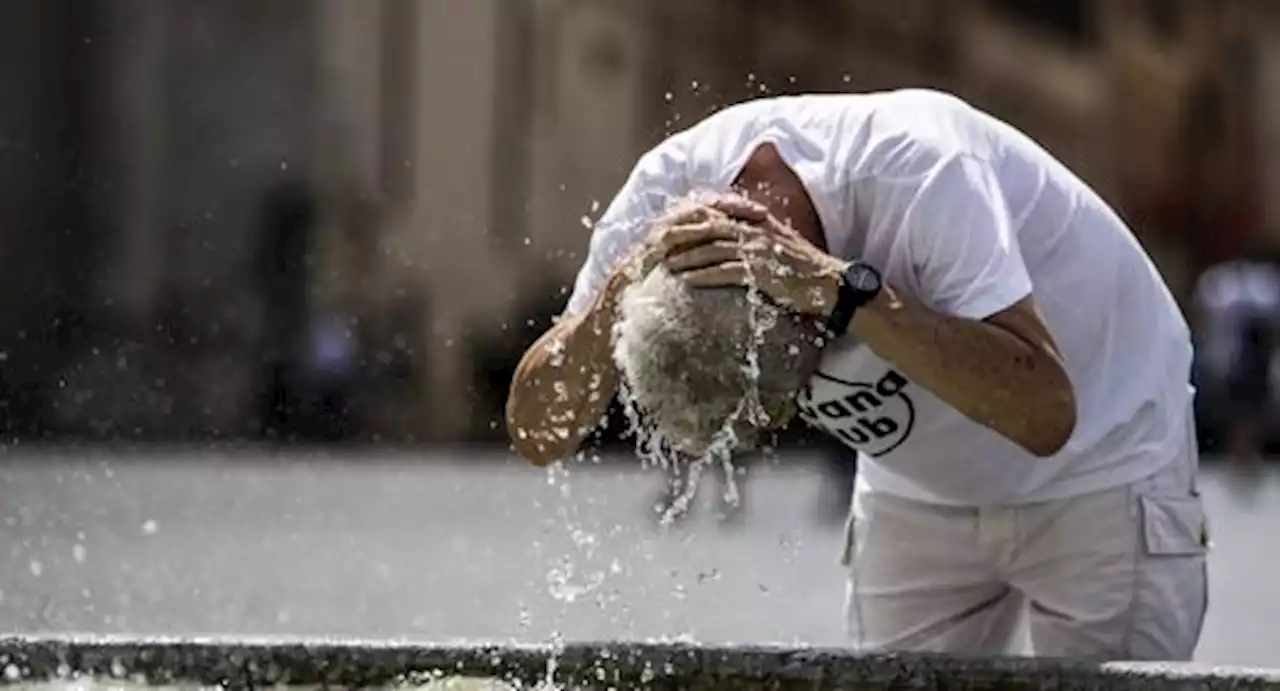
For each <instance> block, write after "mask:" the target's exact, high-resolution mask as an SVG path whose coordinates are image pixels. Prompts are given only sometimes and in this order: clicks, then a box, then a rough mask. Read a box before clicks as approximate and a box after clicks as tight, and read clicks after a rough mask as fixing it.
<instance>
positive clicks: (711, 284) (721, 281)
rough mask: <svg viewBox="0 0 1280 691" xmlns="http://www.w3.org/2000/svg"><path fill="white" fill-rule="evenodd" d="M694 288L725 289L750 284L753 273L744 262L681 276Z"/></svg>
mask: <svg viewBox="0 0 1280 691" xmlns="http://www.w3.org/2000/svg"><path fill="white" fill-rule="evenodd" d="M680 278H682V279H684V281H685V282H687V283H688V284H689V285H691V286H693V287H694V288H725V287H729V286H745V285H749V284H750V279H751V272H750V270H749V269H748V268H747V262H745V261H742V260H737V261H731V262H725V263H722V264H716V265H715V266H708V267H704V268H701V269H694V270H692V271H686V272H684V273H682V274H680Z"/></svg>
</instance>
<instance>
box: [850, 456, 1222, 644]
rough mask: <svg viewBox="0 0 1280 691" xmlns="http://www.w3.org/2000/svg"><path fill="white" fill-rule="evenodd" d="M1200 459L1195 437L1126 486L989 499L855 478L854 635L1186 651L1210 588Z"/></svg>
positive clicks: (875, 640) (880, 640)
mask: <svg viewBox="0 0 1280 691" xmlns="http://www.w3.org/2000/svg"><path fill="white" fill-rule="evenodd" d="M1197 471H1198V457H1197V451H1196V450H1195V448H1191V449H1189V450H1188V451H1187V452H1186V454H1184V457H1183V458H1180V459H1178V460H1177V461H1175V462H1173V463H1171V464H1170V465H1168V466H1166V467H1165V468H1164V469H1162V470H1160V471H1159V472H1157V473H1155V474H1154V475H1152V476H1150V477H1148V478H1146V479H1144V480H1141V481H1139V482H1136V483H1134V484H1132V485H1129V486H1125V487H1119V488H1116V489H1111V490H1106V491H1102V492H1096V493H1093V494H1087V495H1082V496H1079V497H1073V498H1070V499H1065V500H1060V501H1050V502H1044V503H1040V504H1028V505H1022V506H1007V507H992V508H982V509H973V508H955V507H944V506H937V505H933V504H922V503H919V502H914V501H910V500H906V499H902V498H900V497H894V496H889V495H885V494H881V493H876V492H871V491H868V490H866V489H865V488H860V489H859V490H858V491H857V492H856V493H855V496H854V507H853V511H852V515H851V520H850V532H849V540H848V547H849V549H848V551H847V553H846V563H847V564H848V566H849V592H848V602H847V608H846V613H847V619H848V625H849V633H850V636H851V637H852V641H853V643H854V645H856V646H858V647H859V648H860V649H863V650H872V651H874V650H892V651H930V652H945V653H955V654H989V655H1002V654H1003V655H1009V654H1013V655H1017V654H1035V655H1041V656H1054V657H1057V656H1069V657H1079V658H1085V659H1093V660H1189V659H1190V658H1191V656H1192V653H1193V652H1194V650H1195V647H1196V643H1197V641H1198V640H1199V637H1200V630H1201V625H1202V623H1203V620H1204V614H1205V608H1206V604H1207V597H1208V586H1207V577H1206V568H1205V555H1206V551H1207V545H1208V534H1207V531H1206V527H1205V518H1204V511H1203V508H1202V505H1201V501H1200V496H1199V493H1198V491H1197V489H1196V473H1197ZM1028 634H1029V641H1028Z"/></svg>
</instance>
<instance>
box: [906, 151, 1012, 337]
mask: <svg viewBox="0 0 1280 691" xmlns="http://www.w3.org/2000/svg"><path fill="white" fill-rule="evenodd" d="M908 198H909V200H910V201H909V202H907V207H906V208H905V210H904V211H905V213H903V214H902V215H901V217H900V218H901V228H899V229H898V232H899V233H901V234H902V237H899V238H897V240H898V241H899V242H902V241H905V243H906V249H907V255H908V258H909V261H910V262H911V266H912V270H913V271H914V274H915V278H916V280H917V290H918V291H919V297H920V299H921V300H923V301H924V302H925V303H926V304H928V305H930V306H931V307H932V308H934V309H936V310H938V311H940V312H943V313H945V314H951V315H954V316H958V317H964V318H968V319H986V318H987V317H990V316H991V315H993V314H996V313H999V312H1001V311H1003V310H1005V309H1007V308H1009V307H1011V306H1013V305H1014V304H1016V303H1017V302H1018V301H1020V300H1022V299H1024V298H1026V297H1027V296H1029V295H1031V291H1032V284H1031V278H1030V276H1029V275H1028V274H1027V268H1026V264H1025V263H1024V262H1023V258H1022V252H1021V250H1020V248H1019V247H1018V241H1017V237H1016V236H1015V229H1014V227H1013V221H1012V219H1011V218H1010V213H1009V209H1008V207H1007V205H1006V203H1005V199H1004V194H1003V192H1002V189H1001V185H1000V182H999V180H998V178H997V176H996V173H995V171H994V170H993V169H992V168H991V166H990V164H989V163H986V162H984V161H981V160H978V159H976V158H972V157H967V156H955V157H952V158H949V159H945V160H943V161H942V162H940V164H939V165H938V166H937V167H936V168H934V169H933V170H932V171H931V172H930V174H928V175H927V176H924V177H923V178H922V179H921V181H920V183H919V186H918V189H916V190H914V192H913V194H911V195H910V196H909V197H908Z"/></svg>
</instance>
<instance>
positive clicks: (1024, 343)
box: [852, 288, 1076, 456]
mask: <svg viewBox="0 0 1280 691" xmlns="http://www.w3.org/2000/svg"><path fill="white" fill-rule="evenodd" d="M852 329H853V330H854V332H855V333H856V335H857V336H858V337H859V338H861V339H862V341H863V342H864V343H866V344H867V345H868V346H870V347H871V349H872V350H873V351H874V352H875V353H876V354H877V355H879V356H880V357H882V358H884V359H886V360H889V361H891V362H893V363H894V365H896V366H897V367H899V368H901V369H902V371H903V373H904V374H905V375H906V376H907V377H908V378H910V379H912V380H913V381H915V382H916V383H917V384H919V385H921V386H923V387H925V388H927V389H929V390H930V391H931V392H933V393H934V395H936V396H938V397H939V398H941V399H942V400H943V401H946V402H947V403H948V404H950V405H951V406H952V407H954V408H955V409H956V410H958V411H960V412H961V413H963V414H964V415H965V416H967V417H969V418H970V419H971V420H973V421H974V422H977V423H979V424H981V425H984V426H986V427H988V428H990V429H992V430H994V431H996V432H998V433H1000V434H1001V435H1003V436H1005V437H1006V438H1008V439H1009V440H1011V441H1013V442H1014V443H1016V444H1018V445H1019V446H1021V447H1023V448H1025V449H1026V450H1027V451H1029V452H1031V453H1033V454H1035V455H1037V456H1049V455H1052V454H1054V453H1056V452H1057V451H1058V450H1059V449H1061V448H1062V446H1063V445H1064V444H1066V442H1067V440H1068V438H1070V436H1071V432H1072V430H1073V429H1074V427H1075V419H1076V402H1075V395H1074V393H1073V391H1072V386H1071V382H1070V379H1069V378H1068V377H1067V373H1066V370H1065V368H1064V367H1063V364H1062V362H1061V360H1060V359H1059V358H1058V356H1057V355H1056V354H1055V353H1054V351H1053V348H1052V345H1051V344H1049V343H1035V342H1032V341H1030V340H1028V339H1026V338H1024V337H1022V336H1020V335H1018V334H1016V333H1014V332H1013V331H1011V330H1009V329H1007V328H1004V327H1003V326H1000V325H997V324H993V323H988V322H981V321H974V320H970V319H963V318H960V317H953V316H949V315H944V314H941V313H938V312H935V311H933V310H931V309H929V308H927V307H925V306H924V305H922V304H919V303H918V302H915V301H913V300H909V299H905V298H903V297H901V296H899V295H897V294H896V293H895V292H894V291H893V290H892V289H890V288H886V289H885V290H884V291H883V292H882V293H881V295H880V296H879V297H878V298H877V299H876V300H875V301H873V302H872V303H871V304H869V305H867V306H865V307H863V308H861V309H859V310H858V312H857V313H856V314H855V316H854V320H853V323H852Z"/></svg>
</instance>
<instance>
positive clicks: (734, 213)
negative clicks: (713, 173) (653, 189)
mask: <svg viewBox="0 0 1280 691" xmlns="http://www.w3.org/2000/svg"><path fill="white" fill-rule="evenodd" d="M768 217H769V210H768V209H767V208H765V207H764V206H763V205H760V204H757V203H756V202H753V201H751V200H749V199H747V198H746V197H741V196H737V195H731V194H725V195H718V196H715V197H708V198H707V199H703V200H688V201H685V202H682V203H680V204H677V205H675V206H674V207H672V208H671V210H669V211H668V212H667V213H665V214H663V215H662V216H660V217H658V219H657V220H656V221H654V222H653V224H652V225H651V226H650V227H649V234H648V236H647V237H645V239H644V241H643V242H642V243H640V245H639V246H637V247H636V248H635V249H633V250H632V251H631V253H630V254H629V255H628V256H627V258H626V259H625V260H623V262H622V263H621V264H620V265H619V266H618V267H617V269H616V270H615V274H617V273H624V274H625V279H624V280H625V284H629V283H632V282H635V281H640V280H644V277H645V276H648V275H649V272H650V271H653V270H654V269H655V268H657V266H658V265H659V264H661V263H662V262H663V260H664V259H666V257H667V255H668V254H670V253H671V252H673V251H675V250H677V249H678V250H687V249H691V248H690V247H688V246H687V243H683V242H682V241H681V240H680V237H682V236H680V235H677V234H674V233H671V232H670V231H671V230H672V229H673V228H678V227H682V226H691V225H697V224H700V223H708V222H713V221H728V222H743V223H761V222H763V221H765V220H766V219H768ZM611 283H612V282H611Z"/></svg>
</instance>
